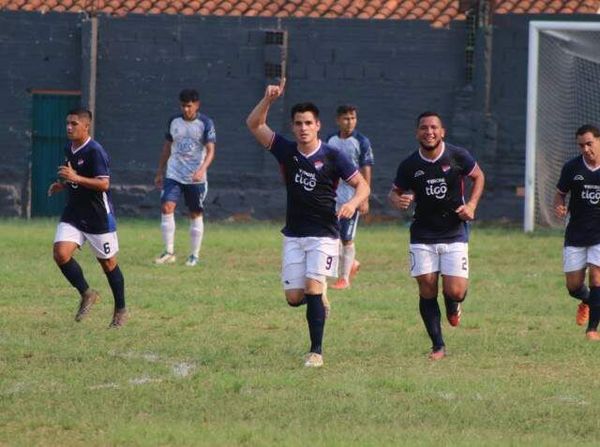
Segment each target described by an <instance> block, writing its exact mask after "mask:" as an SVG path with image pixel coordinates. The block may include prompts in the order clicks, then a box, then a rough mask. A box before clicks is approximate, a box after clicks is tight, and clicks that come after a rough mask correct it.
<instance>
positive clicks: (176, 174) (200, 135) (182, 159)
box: [154, 89, 216, 267]
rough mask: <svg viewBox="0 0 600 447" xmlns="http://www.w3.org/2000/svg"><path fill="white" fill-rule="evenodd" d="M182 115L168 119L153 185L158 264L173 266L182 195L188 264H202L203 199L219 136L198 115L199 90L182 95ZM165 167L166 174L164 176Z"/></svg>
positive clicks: (205, 117) (205, 120)
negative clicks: (159, 250) (156, 199)
mask: <svg viewBox="0 0 600 447" xmlns="http://www.w3.org/2000/svg"><path fill="white" fill-rule="evenodd" d="M179 102H180V105H181V113H180V114H178V115H176V116H174V117H173V118H171V119H170V120H169V127H168V129H167V133H166V136H165V138H166V141H165V143H164V145H163V149H162V153H161V155H160V160H159V162H158V170H157V172H156V177H155V178H154V184H155V185H156V187H157V188H159V189H161V193H160V212H161V220H160V229H161V233H162V238H163V241H164V243H165V251H164V252H163V253H162V254H161V255H160V256H159V257H158V258H156V259H155V260H154V262H155V264H172V263H174V262H175V261H176V257H175V208H176V206H177V202H178V200H179V197H180V196H181V195H182V194H183V198H184V200H185V204H186V206H187V208H188V210H189V215H190V255H189V256H188V258H187V260H186V262H185V265H187V266H188V267H193V266H195V265H197V264H198V262H199V254H200V247H201V246H202V238H203V237H204V218H203V216H204V199H205V198H206V193H207V191H208V181H207V176H206V171H207V170H208V167H209V166H210V164H211V163H212V161H213V159H214V157H215V143H216V133H215V127H214V125H213V122H212V120H211V119H210V118H209V117H207V116H206V115H203V114H201V113H199V112H198V110H199V109H200V98H199V96H198V92H197V91H196V90H190V89H187V90H182V91H181V93H180V94H179ZM165 166H166V175H165V174H164V171H165Z"/></svg>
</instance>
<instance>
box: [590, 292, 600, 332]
mask: <svg viewBox="0 0 600 447" xmlns="http://www.w3.org/2000/svg"><path fill="white" fill-rule="evenodd" d="M588 304H589V306H590V319H589V321H588V327H587V331H588V332H589V331H596V330H598V323H600V287H590V295H589V297H588Z"/></svg>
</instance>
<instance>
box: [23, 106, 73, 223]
mask: <svg viewBox="0 0 600 447" xmlns="http://www.w3.org/2000/svg"><path fill="white" fill-rule="evenodd" d="M79 103H80V96H79V95H77V94H34V95H33V124H32V140H33V147H32V156H31V215H32V216H56V215H58V214H60V213H61V212H62V209H63V207H64V205H65V200H66V194H65V193H64V192H59V193H57V194H54V195H53V196H52V197H48V194H47V193H48V187H49V186H50V184H51V183H52V182H54V181H56V169H57V167H58V166H59V165H60V164H62V163H63V162H64V159H65V156H64V154H63V148H64V146H65V143H66V142H67V134H66V128H65V127H66V126H65V118H66V117H67V113H68V112H69V110H71V109H73V108H75V107H78V106H79Z"/></svg>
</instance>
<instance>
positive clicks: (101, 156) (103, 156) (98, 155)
mask: <svg viewBox="0 0 600 447" xmlns="http://www.w3.org/2000/svg"><path fill="white" fill-rule="evenodd" d="M91 158H92V173H93V176H94V177H110V170H109V167H108V165H109V160H108V154H107V153H106V152H104V151H103V150H101V149H98V148H96V149H94V150H93V151H92V153H91Z"/></svg>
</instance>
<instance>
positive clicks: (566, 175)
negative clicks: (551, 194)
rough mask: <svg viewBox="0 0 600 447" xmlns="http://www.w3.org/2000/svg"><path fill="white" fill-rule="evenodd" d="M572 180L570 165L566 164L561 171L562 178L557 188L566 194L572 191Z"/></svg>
mask: <svg viewBox="0 0 600 447" xmlns="http://www.w3.org/2000/svg"><path fill="white" fill-rule="evenodd" d="M570 178H571V175H570V169H569V164H568V163H565V165H564V166H563V167H562V169H561V170H560V178H559V179H558V183H557V184H556V188H557V189H558V190H559V191H560V192H562V193H564V194H566V193H568V192H569V191H570V190H571V185H570V181H569V179H570Z"/></svg>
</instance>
